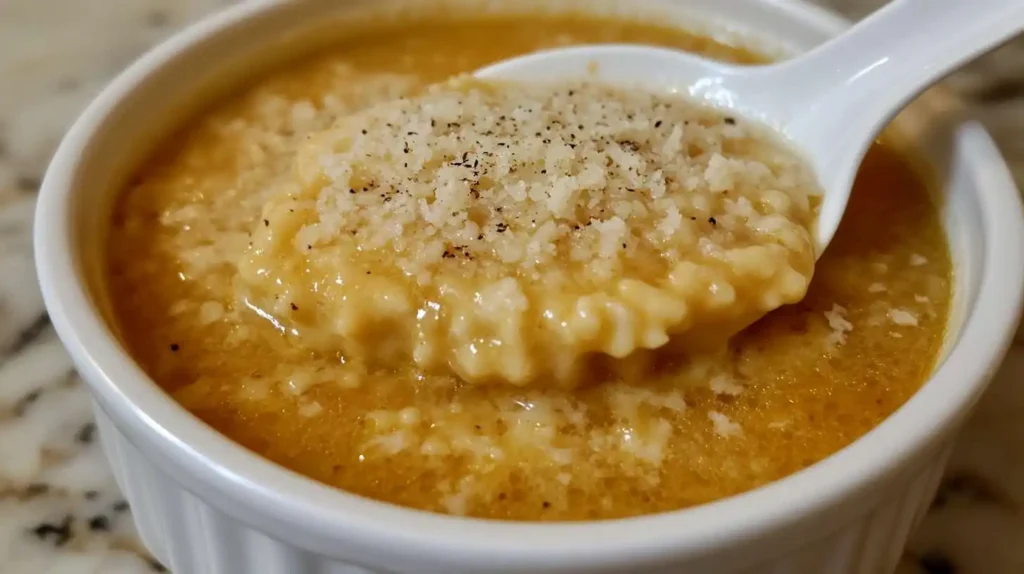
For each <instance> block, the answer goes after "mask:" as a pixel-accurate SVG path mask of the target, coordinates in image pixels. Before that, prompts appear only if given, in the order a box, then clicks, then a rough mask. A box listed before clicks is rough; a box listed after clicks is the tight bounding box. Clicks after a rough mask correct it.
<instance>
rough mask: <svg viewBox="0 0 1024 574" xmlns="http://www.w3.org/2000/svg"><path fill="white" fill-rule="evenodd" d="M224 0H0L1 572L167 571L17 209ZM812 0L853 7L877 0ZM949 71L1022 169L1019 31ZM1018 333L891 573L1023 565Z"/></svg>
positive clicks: (27, 217) (998, 570)
mask: <svg viewBox="0 0 1024 574" xmlns="http://www.w3.org/2000/svg"><path fill="white" fill-rule="evenodd" d="M228 1H229V0H0V573H3V574H22V573H24V574H40V573H44V572H48V573H54V574H57V573H60V574H86V573H93V572H96V573H122V572H123V573H135V572H163V571H166V570H165V569H164V568H163V567H162V566H161V565H160V564H159V563H157V562H156V561H154V560H153V559H152V558H151V557H149V556H148V555H147V553H146V551H145V549H144V548H143V547H142V545H141V544H140V543H139V542H138V540H137V538H136V535H135V531H134V527H133V525H132V523H131V517H130V513H131V509H130V508H128V505H127V504H126V503H125V502H124V500H123V499H122V498H120V495H119V493H118V491H117V487H116V486H115V485H114V483H113V480H112V478H111V475H110V472H109V469H108V468H107V465H106V462H105V460H104V459H103V456H102V453H101V452H100V449H99V445H98V444H97V443H96V441H95V438H96V437H95V426H94V424H93V423H92V421H91V415H90V412H89V401H88V397H87V393H86V391H85V390H84V388H83V386H82V384H81V383H80V381H79V379H78V377H77V375H76V374H75V372H74V371H73V369H72V367H71V362H70V360H69V359H68V357H67V355H66V354H65V352H64V350H63V349H62V348H61V346H60V343H59V342H58V341H57V339H56V337H55V335H54V333H53V330H52V328H51V327H50V325H49V323H48V321H47V318H46V315H45V313H44V311H43V307H42V301H41V298H40V295H39V293H38V289H37V286H36V279H35V271H34V268H33V264H32V253H31V246H30V231H31V217H32V212H33V204H34V197H35V192H36V189H37V187H38V185H39V181H40V178H41V177H42V173H43V171H44V168H45V166H46V163H47V161H48V160H49V157H50V155H51V153H52V152H53V150H54V148H55V146H56V144H57V143H58V141H59V139H60V137H61V135H62V133H63V132H64V130H65V129H66V128H67V127H68V125H69V124H70V122H71V121H72V120H73V119H74V117H75V115H76V114H77V113H78V112H79V111H80V109H81V108H82V107H83V106H84V105H85V103H86V102H87V101H88V100H89V98H90V97H91V96H92V95H93V94H95V93H96V92H97V91H98V90H99V89H100V88H101V87H102V86H103V84H104V83H105V82H106V81H108V80H109V79H110V78H111V77H112V76H113V75H114V74H115V73H117V72H118V71H119V70H121V69H122V68H123V67H124V66H125V65H127V64H128V63H129V62H130V61H131V60H132V59H134V58H135V57H136V56H138V55H139V54H140V53H141V52H142V51H143V50H145V49H146V48H147V47H149V46H151V45H152V44H154V43H155V42H157V41H158V40H160V39H161V38H163V37H165V36H167V35H168V34H170V33H172V32H173V31H174V30H175V29H177V28H179V27H181V26H182V25H184V24H186V23H187V22H189V21H191V20H193V19H195V18H198V17H199V16H201V15H203V14H205V13H208V12H210V11H212V10H214V9H216V8H217V7H218V6H219V5H222V4H227V3H228ZM819 1H821V2H823V3H825V4H828V5H831V6H834V7H835V8H837V9H839V10H841V11H843V12H844V13H846V14H848V15H850V16H853V17H858V16H863V15H864V14H867V13H869V12H870V11H871V10H872V9H874V8H875V7H877V6H878V5H880V4H881V3H883V2H884V1H885V0H819ZM950 1H963V2H966V1H970V0H950ZM950 82H951V83H952V84H953V85H954V86H955V87H956V88H957V89H958V90H959V91H960V92H961V93H962V94H963V95H964V96H965V97H966V98H967V99H968V100H969V101H970V102H972V104H973V105H974V107H975V112H976V114H977V116H978V117H979V118H981V119H982V120H983V121H984V122H985V123H986V125H987V126H988V128H989V129H990V130H991V132H992V133H993V135H994V136H995V137H996V139H997V141H998V143H999V145H1000V147H1001V148H1002V150H1003V152H1004V154H1005V155H1006V156H1007V159H1008V160H1009V161H1010V163H1011V166H1012V168H1013V170H1014V173H1015V175H1016V177H1017V181H1018V183H1019V184H1024V39H1022V40H1018V41H1017V42H1015V43H1012V44H1010V45H1007V46H1005V47H1004V48H1002V49H1001V50H999V51H997V52H995V53H993V54H991V55H989V56H987V57H985V58H984V59H982V60H981V61H978V62H976V63H974V64H973V65H971V66H970V67H969V68H968V69H966V70H964V71H963V72H961V73H960V74H958V75H957V76H955V77H954V78H951V79H950ZM1022 264H1024V262H1022ZM1018 341H1019V344H1018V345H1017V346H1016V347H1015V348H1014V349H1013V350H1012V351H1011V354H1010V356H1009V357H1008V358H1007V361H1006V364H1005V365H1004V366H1003V368H1002V370H1001V371H1000V373H999V375H998V378H997V380H996V382H995V383H994V385H993V388H992V390H991V391H990V392H989V393H988V395H987V396H986V397H985V399H984V400H983V401H982V403H981V404H980V405H979V407H978V410H977V413H976V414H975V416H974V417H973V420H972V421H971V423H970V424H969V425H968V428H967V429H966V431H965V433H964V436H963V438H962V440H961V442H960V444H959V447H958V449H957V450H956V452H955V454H954V456H953V459H952V462H951V463H950V467H949V471H948V473H947V476H946V478H945V480H944V482H943V484H942V487H941V490H940V493H939V496H938V498H937V499H936V501H935V503H934V505H933V507H932V509H931V511H930V513H929V514H928V516H927V519H926V520H925V522H924V524H923V526H922V527H921V529H920V530H919V532H918V533H917V534H916V536H915V537H914V539H913V540H912V541H911V543H910V545H909V547H908V549H907V552H906V557H905V560H904V561H903V564H902V565H901V570H900V572H901V574H911V573H915V572H916V573H927V574H953V573H958V574H1019V573H1024V336H1021V335H1018Z"/></svg>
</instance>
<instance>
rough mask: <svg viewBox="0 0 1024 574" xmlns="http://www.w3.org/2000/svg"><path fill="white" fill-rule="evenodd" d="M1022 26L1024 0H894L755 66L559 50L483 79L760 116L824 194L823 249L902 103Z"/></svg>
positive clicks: (621, 50)
mask: <svg viewBox="0 0 1024 574" xmlns="http://www.w3.org/2000/svg"><path fill="white" fill-rule="evenodd" d="M1022 30H1024V2H1022V1H1021V0H974V1H971V2H967V1H962V0H948V1H946V0H938V1H937V0H894V1H893V2H890V3H889V4H888V5H886V6H885V7H883V8H881V9H879V10H878V11H876V12H875V13H874V14H872V15H870V16H868V17H867V18H866V19H864V20H863V21H861V22H860V23H858V24H856V25H855V26H853V27H852V28H850V29H849V30H848V31H847V32H846V33H844V34H842V35H840V36H838V37H836V38H834V39H832V40H830V41H828V42H825V43H824V44H822V45H820V46H818V47H817V48H816V49H814V50H811V51H810V52H807V53H805V54H803V55H800V56H798V57H795V58H793V59H790V60H786V61H782V62H779V63H775V64H769V65H763V66H740V65H733V64H725V63H721V62H715V61H712V60H708V59H705V58H702V57H699V56H695V55H692V54H687V53H684V52H681V51H677V50H671V49H663V48H654V47H648V46H638V45H625V44H613V45H596V46H580V47H570V48H558V49H552V50H546V51H541V52H536V53H533V54H529V55H526V56H521V57H518V58H512V59H509V60H505V61H502V62H498V63H496V64H493V65H491V66H488V67H486V68H483V69H480V70H478V71H477V72H476V76H477V77H478V78H482V79H493V80H512V81H533V82H536V81H564V80H570V79H580V80H593V81H595V82H602V83H611V84H622V85H629V86H637V87H643V88H647V89H650V90H653V91H667V92H669V93H673V94H679V95H682V96H686V97H688V98H690V99H693V100H696V101H699V102H702V103H705V104H707V105H710V106H712V107H715V108H720V109H726V110H728V111H729V112H730V114H732V115H736V116H739V117H741V118H745V119H749V120H753V121H757V122H760V123H763V124H765V125H767V126H769V127H770V128H772V129H774V130H776V131H777V132H779V133H780V134H781V135H782V136H783V137H784V138H785V139H787V140H789V142H790V143H791V144H792V145H793V147H794V148H796V149H797V150H798V151H800V152H802V154H803V156H804V158H805V159H806V161H807V163H808V165H809V167H810V168H811V169H812V170H813V173H814V175H815V177H816V178H817V180H818V184H819V186H820V189H821V191H822V193H823V198H822V201H821V204H820V211H819V215H818V222H817V226H816V229H815V235H814V241H815V244H816V252H817V254H818V255H819V256H820V254H821V253H822V251H824V249H825V248H826V247H827V246H828V244H829V242H830V241H831V239H832V236H833V235H834V234H835V232H836V229H837V228H838V226H839V222H840V220H841V219H842V215H843V212H844V210H845V209H846V204H847V201H848V199H849V195H850V189H851V187H852V185H853V179H854V176H855V174H856V171H857V168H858V166H859V164H860V162H861V160H862V159H863V156H864V154H865V152H866V151H867V149H868V148H869V146H870V145H871V143H872V142H873V141H874V139H875V137H876V136H877V134H878V133H879V132H880V131H881V130H882V128H883V127H884V126H885V124H886V123H888V121H889V120H890V119H892V118H893V116H895V115H896V113H897V112H899V110H900V109H901V108H902V107H903V106H905V105H906V104H907V103H908V102H909V101H910V100H912V99H913V98H914V97H915V96H917V95H918V94H920V93H921V92H922V91H924V90H925V89H926V88H928V87H929V86H930V85H932V84H933V83H935V82H936V81H938V80H940V79H941V78H943V77H944V76H945V75H947V74H948V73H950V72H952V71H953V70H955V69H956V68H958V67H959V66H961V65H963V64H964V63H966V62H968V61H970V60H971V59H973V58H975V57H977V56H979V55H981V54H982V53H984V52H986V51H989V50H991V49H993V48H995V47H997V46H998V45H1000V44H1001V43H1003V42H1005V41H1007V40H1009V39H1011V38H1012V37H1014V36H1016V35H1017V34H1019V33H1021V32H1022Z"/></svg>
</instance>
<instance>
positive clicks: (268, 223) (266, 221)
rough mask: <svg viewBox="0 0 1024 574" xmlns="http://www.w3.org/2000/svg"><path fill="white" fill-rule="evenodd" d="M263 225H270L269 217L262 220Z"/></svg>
mask: <svg viewBox="0 0 1024 574" xmlns="http://www.w3.org/2000/svg"><path fill="white" fill-rule="evenodd" d="M263 227H270V220H269V219H264V220H263Z"/></svg>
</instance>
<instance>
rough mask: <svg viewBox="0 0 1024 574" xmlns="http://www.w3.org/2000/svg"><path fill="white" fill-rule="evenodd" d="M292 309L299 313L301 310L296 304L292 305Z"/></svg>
mask: <svg viewBox="0 0 1024 574" xmlns="http://www.w3.org/2000/svg"><path fill="white" fill-rule="evenodd" d="M291 307H292V311H298V310H299V306H298V305H296V304H295V303H292V304H291Z"/></svg>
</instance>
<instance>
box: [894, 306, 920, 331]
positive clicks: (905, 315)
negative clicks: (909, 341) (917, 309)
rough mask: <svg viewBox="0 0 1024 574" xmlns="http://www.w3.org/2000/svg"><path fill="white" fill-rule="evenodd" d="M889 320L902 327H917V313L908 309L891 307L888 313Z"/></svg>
mask: <svg viewBox="0 0 1024 574" xmlns="http://www.w3.org/2000/svg"><path fill="white" fill-rule="evenodd" d="M887 315H888V316H889V320H890V321H892V322H893V323H895V324H896V325H899V326H901V327H916V326H917V315H914V314H913V313H911V312H910V311H907V310H906V309H890V310H889V312H888V313H887Z"/></svg>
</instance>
